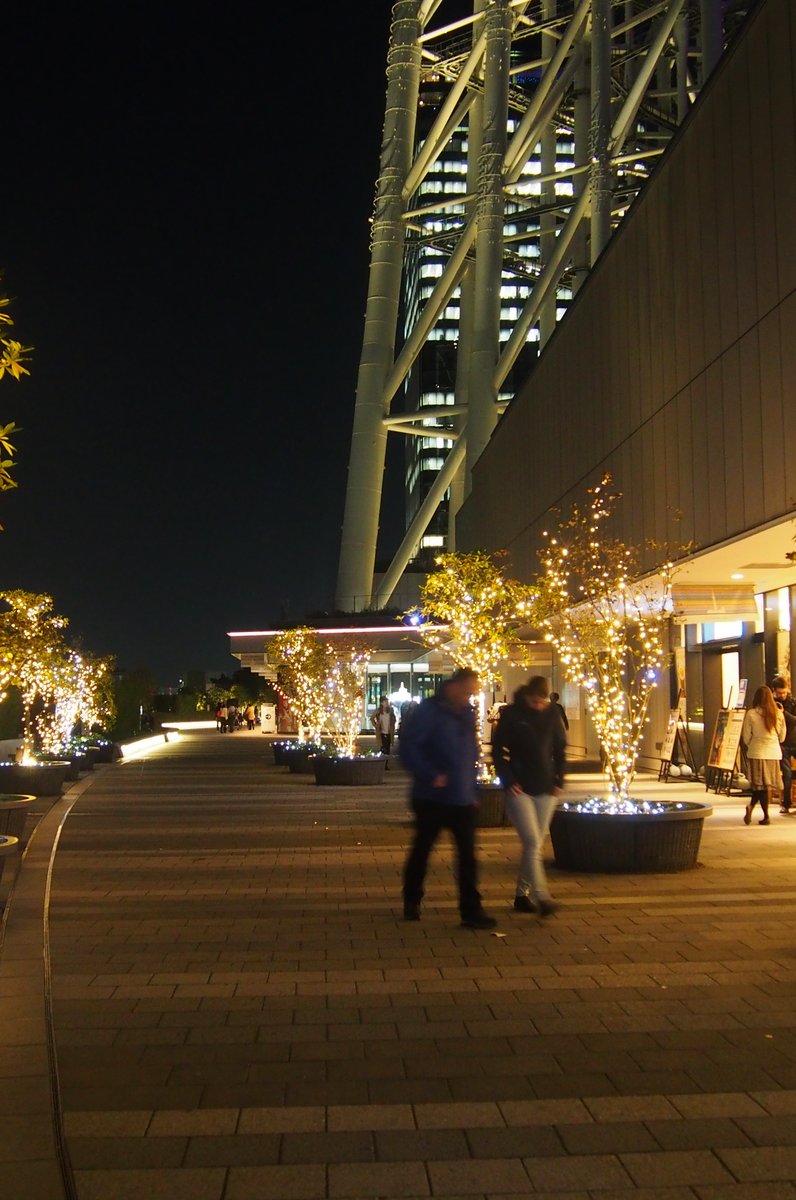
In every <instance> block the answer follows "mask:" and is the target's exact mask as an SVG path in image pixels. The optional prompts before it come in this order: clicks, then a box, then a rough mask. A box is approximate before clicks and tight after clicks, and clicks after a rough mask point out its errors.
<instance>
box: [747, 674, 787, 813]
mask: <svg viewBox="0 0 796 1200" xmlns="http://www.w3.org/2000/svg"><path fill="white" fill-rule="evenodd" d="M784 740H785V717H784V715H783V712H782V709H780V708H777V706H776V704H775V703H774V697H773V695H772V692H771V688H768V687H765V686H764V687H759V688H758V689H757V691H756V692H755V694H754V696H753V697H752V707H751V708H750V709H748V711H747V713H746V716H745V717H744V721H743V728H742V730H741V741H742V743H743V745H744V747H745V749H746V757H747V760H748V762H749V782H750V784H751V785H752V801H751V803H750V804H747V806H746V811H745V812H744V815H743V823H744V825H750V824H751V822H752V812H753V811H754V807H755V805H756V804H759V805H760V807H761V808H762V810H763V819H762V821H759V822H758V824H759V825H770V824H771V822H770V820H769V817H768V801H769V796H770V794H771V790H772V788H779V787H780V785H781V783H782V772H781V770H780V764H781V762H782V742H783V741H784Z"/></svg>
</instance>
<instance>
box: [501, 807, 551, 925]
mask: <svg viewBox="0 0 796 1200" xmlns="http://www.w3.org/2000/svg"><path fill="white" fill-rule="evenodd" d="M505 800H506V812H507V813H508V814H509V817H510V818H511V823H512V825H513V826H514V828H515V829H516V830H517V833H518V834H519V838H520V842H521V843H522V856H521V858H520V871H519V874H518V876H517V895H518V896H530V897H531V898H532V899H533V900H536V901H539V900H549V899H550V889H549V888H548V886H547V876H546V875H545V870H544V861H543V859H542V847H543V846H544V841H545V838H546V837H547V832H548V830H549V828H550V822H551V821H552V819H553V813H554V812H555V810H556V805H557V804H558V797H557V796H548V795H547V794H542V795H541V796H529V795H528V794H527V792H521V793H520V795H519V796H515V795H513V794H512V793H511V792H510V791H508V790H507V791H506V795H505Z"/></svg>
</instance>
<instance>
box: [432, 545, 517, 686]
mask: <svg viewBox="0 0 796 1200" xmlns="http://www.w3.org/2000/svg"><path fill="white" fill-rule="evenodd" d="M500 556H501V555H500V554H486V553H484V552H483V551H481V550H474V551H471V552H469V553H466V554H465V553H458V552H456V553H451V554H441V555H440V556H439V558H437V560H436V562H437V566H438V568H439V570H437V571H435V572H434V573H433V574H431V575H429V577H428V579H427V580H426V582H425V584H424V585H423V587H422V589H421V592H420V596H421V605H420V606H421V610H422V613H423V616H424V617H425V618H427V619H429V620H430V621H440V622H444V623H445V624H446V625H447V629H445V630H433V629H430V630H426V629H424V628H423V627H422V626H421V627H420V632H421V633H422V636H423V640H424V641H425V643H426V645H428V646H429V647H431V648H432V649H436V648H438V647H440V646H442V645H445V647H446V650H447V651H448V653H449V654H450V655H451V657H452V658H453V661H454V662H455V663H456V665H457V666H459V667H470V668H471V669H472V670H474V671H477V672H478V674H479V676H480V677H481V681H482V683H483V684H484V686H485V687H489V686H490V685H492V686H497V684H498V683H499V675H498V668H499V665H500V663H501V662H504V661H506V660H508V659H510V657H511V655H512V653H515V652H516V651H517V647H518V644H519V630H520V628H521V626H522V625H524V624H526V623H527V620H528V615H529V614H530V613H531V611H532V608H533V600H534V591H533V589H532V588H529V587H527V586H526V585H525V584H522V583H519V582H518V581H517V580H515V579H508V578H506V576H505V575H504V574H503V571H502V570H501V568H500V567H499V565H498V563H497V561H496V560H497V559H498V558H499V557H500ZM449 642H450V643H451V644H450V645H448V643H449Z"/></svg>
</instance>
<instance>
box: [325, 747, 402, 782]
mask: <svg viewBox="0 0 796 1200" xmlns="http://www.w3.org/2000/svg"><path fill="white" fill-rule="evenodd" d="M312 766H313V770H314V772H315V782H316V783H317V784H319V785H320V786H321V787H371V786H373V785H374V784H377V783H382V782H383V781H384V772H385V770H386V768H387V759H386V758H385V757H384V756H383V755H381V754H359V755H358V754H354V755H344V754H316V755H315V757H314V758H313V759H312Z"/></svg>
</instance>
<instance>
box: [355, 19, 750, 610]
mask: <svg viewBox="0 0 796 1200" xmlns="http://www.w3.org/2000/svg"><path fill="white" fill-rule="evenodd" d="M747 7H749V0H470V3H469V4H468V3H464V0H397V3H395V4H394V6H393V12H392V24H391V31H390V45H389V51H388V57H387V99H386V107H385V119H384V133H383V140H382V151H381V160H380V171H379V178H378V182H377V188H376V200H375V207H374V213H373V222H372V233H371V260H370V275H369V287H368V299H367V307H366V314H365V332H364V338H363V346H362V356H361V359H360V366H359V374H358V380H357V393H356V404H355V412H354V427H353V434H352V440H351V453H350V459H349V472H348V485H347V492H346V506H345V516H344V522H343V534H342V543H341V551H340V563H339V573H338V583H337V596H336V606H337V607H338V608H339V609H342V610H346V611H358V610H361V609H367V608H382V607H385V606H386V605H387V604H388V603H389V600H390V597H391V596H392V594H393V592H394V590H395V588H396V586H397V584H398V582H399V580H400V578H401V576H402V574H403V572H404V571H405V569H406V567H407V565H408V564H409V562H410V561H411V559H412V557H413V555H414V553H415V550H416V548H417V546H418V544H419V541H420V539H421V537H422V536H423V534H424V532H425V530H426V528H427V527H428V524H429V521H430V520H431V518H432V516H433V515H434V513H435V511H436V510H437V508H438V506H439V504H440V502H441V500H442V499H443V497H445V495H446V494H448V495H449V498H450V499H449V526H448V545H449V547H450V548H453V547H454V545H455V540H454V539H455V511H456V508H457V507H458V505H459V504H460V503H461V500H462V498H463V497H464V496H465V495H466V494H467V492H468V491H469V480H470V473H471V470H472V466H473V464H474V463H475V461H476V460H477V458H478V456H479V455H480V454H481V452H482V450H483V449H484V447H485V445H486V443H487V441H488V440H489V437H490V435H491V433H492V430H493V429H494V427H495V424H496V423H497V421H498V419H499V416H500V413H501V412H502V411H503V409H504V408H505V405H506V402H507V399H508V398H509V397H510V395H511V392H512V390H513V386H514V385H515V384H516V382H517V380H516V379H515V378H514V375H515V374H516V372H515V370H514V369H515V368H516V367H517V366H518V363H519V362H520V356H521V355H522V354H523V351H524V349H525V347H526V345H527V344H528V342H529V340H531V339H533V340H535V341H537V342H539V343H541V345H542V346H543V345H544V342H545V341H546V340H547V338H548V337H549V336H550V334H551V333H552V332H553V330H554V328H555V324H556V319H557V315H558V313H559V304H560V302H561V301H560V297H561V296H562V295H566V296H572V295H574V294H575V293H576V291H577V290H578V288H579V287H580V286H581V285H582V283H583V280H584V279H585V277H586V275H587V274H588V272H589V270H590V269H591V267H592V266H593V265H594V263H595V262H596V260H597V258H598V257H599V255H600V253H601V252H602V250H603V249H604V247H605V245H606V244H607V242H608V240H609V239H610V237H611V235H612V232H613V231H614V230H615V229H616V227H617V225H618V223H619V222H620V221H621V219H622V217H623V216H624V214H625V212H626V211H627V209H628V207H629V205H630V204H631V202H632V200H633V198H634V197H635V195H636V194H637V193H638V191H639V189H640V188H641V187H642V186H643V185H644V183H645V181H646V180H647V178H648V177H649V175H650V173H651V171H652V170H653V169H654V165H655V163H656V161H657V160H658V158H659V156H660V155H661V154H662V152H663V150H664V149H665V147H666V145H667V143H668V142H669V140H670V139H671V137H672V136H673V135H674V133H675V132H676V130H677V128H678V126H679V125H680V124H681V123H682V121H683V120H684V119H685V118H686V116H687V114H688V111H689V109H690V107H691V105H692V104H693V102H694V100H695V98H696V95H697V93H698V91H699V89H700V88H701V87H702V85H703V84H704V82H705V80H706V79H707V78H708V76H709V75H710V73H711V71H712V70H713V68H714V67H715V65H716V63H717V61H718V59H719V58H720V56H721V54H722V52H723V50H724V48H725V46H726V45H727V43H728V41H729V40H730V39H731V37H732V36H733V34H734V32H735V30H736V29H737V27H738V25H739V24H740V21H741V19H742V17H743V15H744V14H745V10H746V8H747ZM454 137H458V138H459V145H461V146H463V147H465V148H466V169H464V178H463V181H461V180H460V181H457V184H456V185H453V184H450V185H449V186H447V187H446V186H443V187H442V188H440V187H439V186H438V184H435V186H434V187H430V186H429V185H427V183H426V181H427V180H428V179H429V178H430V176H431V175H432V173H433V171H434V169H435V164H437V165H438V164H439V163H440V161H441V160H442V159H443V158H444V156H445V152H446V148H447V147H449V145H450V144H451V140H452V139H453V138H454ZM562 145H564V146H565V147H566V153H565V154H564V156H562V154H561V152H560V150H561V146H562ZM454 188H455V190H454ZM428 248H431V249H433V251H434V253H435V254H436V256H437V260H438V261H440V263H441V264H444V265H439V266H438V267H437V268H435V281H434V283H433V286H432V285H431V284H430V283H429V285H427V286H426V287H424V288H423V289H422V290H423V295H422V297H421V299H420V300H419V302H418V303H417V304H416V307H415V309H414V311H413V312H412V313H411V314H409V315H408V314H407V313H405V312H404V313H403V329H402V330H401V332H400V334H399V320H400V319H401V317H402V312H401V306H402V295H403V296H404V303H405V292H403V291H402V289H403V286H404V274H405V271H406V270H408V269H409V267H408V266H407V264H412V263H414V264H415V266H416V264H417V262H418V261H419V260H418V255H419V254H422V253H423V252H424V251H425V250H427V249H428ZM531 255H532V256H531ZM507 281H508V282H511V281H519V283H520V286H519V288H518V289H517V290H516V294H517V295H519V294H522V296H523V303H522V307H521V309H520V308H519V307H517V308H516V309H512V310H511V314H512V315H511V327H507V325H506V313H505V309H503V310H502V309H501V293H502V288H503V286H504V285H505V284H506V282H507ZM454 299H455V301H456V305H455V306H454V308H453V310H451V309H450V308H449V306H450V305H451V302H452V300H454ZM446 311H447V312H450V311H455V312H457V313H458V327H457V329H456V346H457V348H456V366H455V392H454V395H453V397H452V399H453V403H452V404H451V403H450V402H447V403H446V404H445V405H443V406H439V407H434V406H433V405H432V406H429V405H424V406H423V407H422V408H418V409H416V410H414V411H409V412H407V411H396V412H393V404H394V401H395V399H396V397H398V396H399V395H400V394H401V392H402V389H403V388H404V387H405V385H406V382H407V380H408V378H409V377H410V374H411V372H412V371H413V369H416V367H417V364H418V360H419V357H420V354H421V352H422V351H423V349H424V347H425V346H426V345H427V344H428V342H429V340H430V339H431V338H432V337H433V336H434V330H435V327H437V326H438V323H439V322H440V319H441V317H442V316H443V314H445V313H446ZM526 373H527V372H526ZM519 382H521V379H520V380H519ZM449 399H450V398H448V400H449ZM396 407H398V406H396ZM434 432H436V433H437V434H440V433H441V434H443V435H444V442H443V444H444V446H445V450H446V454H445V457H444V460H442V459H441V460H440V463H439V465H438V473H437V475H436V477H435V478H434V480H433V482H432V483H431V486H430V488H429V489H428V491H427V494H426V495H425V498H424V499H423V501H422V503H421V504H420V505H419V507H418V508H417V511H416V512H415V513H414V515H413V517H412V519H411V521H410V523H409V527H408V529H407V531H406V536H405V537H404V539H403V541H402V543H401V545H400V546H399V548H398V550H397V552H396V554H395V556H394V558H393V561H392V563H391V565H390V567H389V568H388V570H387V571H386V573H385V574H384V576H383V578H382V580H381V583H380V585H379V587H378V589H377V590H376V592H375V593H374V587H373V579H374V567H375V560H376V543H377V535H378V528H379V514H380V509H381V502H382V480H383V477H384V468H385V455H386V446H387V436H388V434H389V433H398V434H401V435H403V436H404V437H407V436H408V437H415V438H416V437H428V436H429V435H430V433H431V434H433V433H434ZM440 440H442V439H440Z"/></svg>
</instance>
